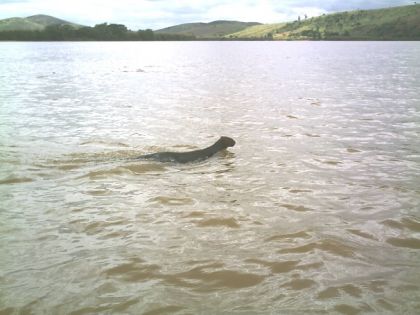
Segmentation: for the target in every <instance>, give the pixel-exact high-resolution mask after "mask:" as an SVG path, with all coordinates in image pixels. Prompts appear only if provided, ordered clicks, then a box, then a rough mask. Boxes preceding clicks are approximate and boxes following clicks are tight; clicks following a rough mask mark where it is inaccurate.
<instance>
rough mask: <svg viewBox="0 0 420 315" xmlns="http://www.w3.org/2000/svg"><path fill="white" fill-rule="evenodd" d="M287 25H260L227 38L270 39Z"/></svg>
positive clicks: (226, 36) (228, 35)
mask: <svg viewBox="0 0 420 315" xmlns="http://www.w3.org/2000/svg"><path fill="white" fill-rule="evenodd" d="M285 25H286V23H276V24H260V25H253V26H250V27H247V28H245V29H243V30H240V31H239V32H236V33H232V34H227V35H225V38H233V39H234V38H238V39H251V38H269V37H272V34H273V33H275V32H276V31H277V30H278V29H281V28H282V27H283V26H285Z"/></svg>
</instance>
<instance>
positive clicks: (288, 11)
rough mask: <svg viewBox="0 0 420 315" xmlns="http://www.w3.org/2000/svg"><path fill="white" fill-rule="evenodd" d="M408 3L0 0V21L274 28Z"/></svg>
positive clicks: (387, 0) (346, 0) (352, 0)
mask: <svg viewBox="0 0 420 315" xmlns="http://www.w3.org/2000/svg"><path fill="white" fill-rule="evenodd" d="M412 3H413V1H406V0H175V1H172V0H61V1H59V0H0V19H2V18H8V17H26V16H29V15H34V14H41V13H42V14H48V15H52V16H55V17H58V18H62V19H65V20H68V21H71V22H75V23H79V24H84V25H89V26H93V25H95V24H98V23H102V22H108V23H120V24H125V25H126V26H127V27H128V28H130V29H132V30H138V29H145V28H151V29H159V28H163V27H167V26H172V25H176V24H181V23H189V22H210V21H214V20H238V21H246V22H261V23H278V22H284V21H290V20H294V19H296V18H297V16H299V15H302V16H303V15H304V14H307V15H308V16H309V17H310V16H318V15H321V14H323V13H331V12H339V11H346V10H356V9H374V8H384V7H391V6H398V5H406V4H412Z"/></svg>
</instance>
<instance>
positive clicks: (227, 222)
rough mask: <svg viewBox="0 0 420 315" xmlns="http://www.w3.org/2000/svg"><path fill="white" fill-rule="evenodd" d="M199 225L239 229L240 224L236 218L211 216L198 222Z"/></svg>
mask: <svg viewBox="0 0 420 315" xmlns="http://www.w3.org/2000/svg"><path fill="white" fill-rule="evenodd" d="M196 224H197V225H198V226H199V227H228V228H232V229H237V228H239V227H240V224H239V223H238V221H237V220H236V219H235V218H211V219H205V220H200V221H198V222H196Z"/></svg>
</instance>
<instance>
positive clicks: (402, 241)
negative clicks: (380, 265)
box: [386, 237, 420, 249]
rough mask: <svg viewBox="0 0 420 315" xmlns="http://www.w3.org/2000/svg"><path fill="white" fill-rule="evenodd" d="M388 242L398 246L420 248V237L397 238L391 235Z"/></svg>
mask: <svg viewBox="0 0 420 315" xmlns="http://www.w3.org/2000/svg"><path fill="white" fill-rule="evenodd" d="M386 242H387V243H388V244H391V245H393V246H396V247H404V248H410V249H420V239H417V238H397V237H391V238H389V239H387V240H386Z"/></svg>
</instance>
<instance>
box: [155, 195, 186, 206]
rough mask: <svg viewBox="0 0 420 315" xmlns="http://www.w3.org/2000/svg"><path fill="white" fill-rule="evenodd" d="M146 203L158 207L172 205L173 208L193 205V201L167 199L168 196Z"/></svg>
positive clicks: (174, 198)
mask: <svg viewBox="0 0 420 315" xmlns="http://www.w3.org/2000/svg"><path fill="white" fill-rule="evenodd" d="M148 202H150V203H152V204H160V205H173V206H181V205H189V204H193V203H194V200H193V199H191V198H176V197H168V196H158V197H154V198H152V199H149V200H148Z"/></svg>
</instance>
